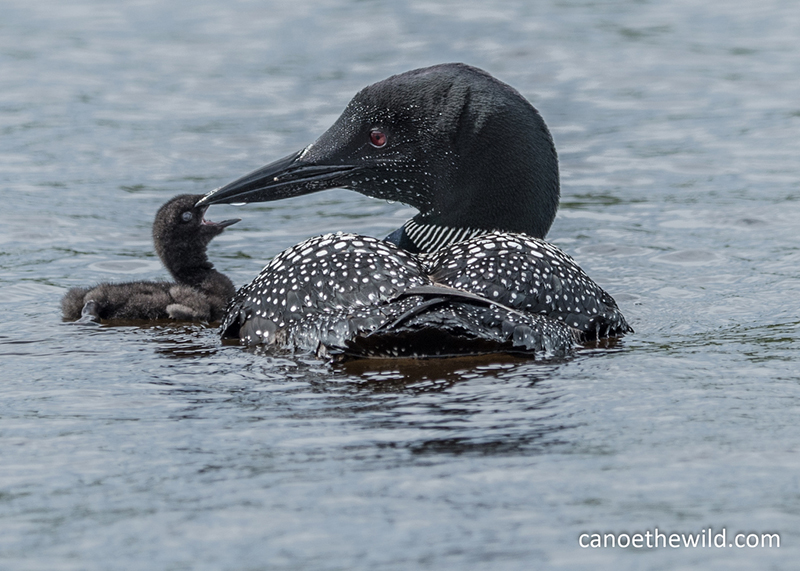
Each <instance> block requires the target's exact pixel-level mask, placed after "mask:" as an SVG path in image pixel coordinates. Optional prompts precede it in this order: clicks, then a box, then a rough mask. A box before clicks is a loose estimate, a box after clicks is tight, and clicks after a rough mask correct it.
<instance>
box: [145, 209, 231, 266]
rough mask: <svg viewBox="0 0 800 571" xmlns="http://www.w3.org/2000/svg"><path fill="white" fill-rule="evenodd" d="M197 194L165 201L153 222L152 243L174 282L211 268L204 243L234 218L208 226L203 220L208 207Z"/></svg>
mask: <svg viewBox="0 0 800 571" xmlns="http://www.w3.org/2000/svg"><path fill="white" fill-rule="evenodd" d="M202 197H203V195H201V194H181V195H179V196H176V197H174V198H172V199H170V200H169V201H167V202H166V203H165V204H164V205H163V206H162V207H161V208H159V210H158V213H156V218H155V221H154V222H153V243H154V245H155V249H156V253H157V254H158V257H159V258H161V261H162V262H163V263H164V266H165V267H166V268H167V270H169V272H170V273H171V274H172V275H173V276H174V277H175V278H176V279H177V280H178V281H181V280H185V279H186V274H187V273H194V272H196V271H198V270H201V269H202V270H205V269H209V268H211V267H213V266H212V265H211V263H210V262H209V261H208V257H207V256H206V248H207V246H208V243H209V242H211V240H212V239H214V237H215V236H218V235H219V234H221V233H222V231H223V230H225V228H227V227H228V226H230V225H231V224H235V223H237V222H239V219H238V218H234V219H231V220H224V221H222V222H211V221H209V220H206V219H205V218H203V215H204V214H205V211H206V209H207V208H208V206H206V205H199V206H197V203H198V202H199V201H200V199H201V198H202Z"/></svg>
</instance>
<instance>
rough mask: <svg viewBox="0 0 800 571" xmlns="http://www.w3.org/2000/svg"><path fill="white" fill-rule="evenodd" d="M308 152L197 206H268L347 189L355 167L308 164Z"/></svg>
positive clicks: (256, 172) (246, 177) (258, 172)
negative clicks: (267, 204) (244, 204)
mask: <svg viewBox="0 0 800 571" xmlns="http://www.w3.org/2000/svg"><path fill="white" fill-rule="evenodd" d="M307 151H308V149H303V150H302V151H299V152H297V153H294V154H292V155H289V156H288V157H284V158H282V159H279V160H277V161H275V162H273V163H270V164H268V165H266V166H264V167H261V168H260V169H256V170H254V171H253V172H251V173H248V174H246V175H244V176H243V177H241V178H238V179H236V180H235V181H233V182H231V183H228V184H226V185H225V186H223V187H220V188H218V189H216V190H212V191H211V192H209V193H208V194H206V195H205V196H204V197H203V198H201V199H200V200H199V201H198V203H197V205H198V206H201V205H203V204H235V203H246V202H267V201H271V200H280V199H282V198H290V197H292V196H301V195H303V194H309V193H312V192H317V191H319V190H325V189H327V188H334V187H337V186H343V185H345V184H347V182H348V181H350V180H351V175H352V174H353V172H354V171H355V170H357V169H358V167H357V166H355V165H347V164H342V165H324V164H316V163H314V162H309V161H304V160H303V157H304V156H305V155H306V154H307Z"/></svg>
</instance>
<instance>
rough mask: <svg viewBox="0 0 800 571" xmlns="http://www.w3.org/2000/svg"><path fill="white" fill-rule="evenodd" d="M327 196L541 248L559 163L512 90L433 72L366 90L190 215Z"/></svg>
mask: <svg viewBox="0 0 800 571" xmlns="http://www.w3.org/2000/svg"><path fill="white" fill-rule="evenodd" d="M332 187H343V188H350V189H353V190H356V191H358V192H361V193H362V194H366V195H368V196H373V197H376V198H384V199H389V200H397V201H400V202H403V203H406V204H408V205H410V206H413V207H415V208H417V209H418V210H419V212H420V214H419V215H418V216H416V217H415V221H416V222H417V223H419V224H423V225H433V226H444V227H449V228H470V229H475V230H505V231H510V232H522V233H525V234H529V235H531V236H536V237H544V235H545V234H546V233H547V231H548V230H549V228H550V225H551V224H552V222H553V219H554V218H555V214H556V210H557V208H558V199H559V177H558V159H557V156H556V151H555V147H554V145H553V140H552V137H551V136H550V132H549V131H548V129H547V126H546V125H545V123H544V121H543V120H542V117H541V116H540V115H539V113H538V111H536V109H534V107H533V106H532V105H531V104H530V103H528V102H527V101H526V100H525V98H524V97H522V95H520V94H519V93H518V92H517V91H516V90H515V89H513V88H512V87H510V86H508V85H506V84H505V83H502V82H500V81H498V80H497V79H495V78H493V77H492V76H490V75H489V74H487V73H486V72H484V71H481V70H479V69H477V68H474V67H470V66H467V65H464V64H443V65H437V66H433V67H428V68H423V69H417V70H413V71H409V72H406V73H402V74H399V75H395V76H392V77H390V78H388V79H385V80H383V81H380V82H378V83H375V84H373V85H370V86H368V87H365V88H364V89H362V90H361V91H360V92H359V93H358V94H357V95H356V96H355V97H354V98H353V100H352V101H351V102H350V103H349V104H348V105H347V108H346V109H345V110H344V112H343V113H342V115H341V117H339V119H337V121H336V122H335V123H334V124H333V126H332V127H331V128H330V129H328V130H327V131H326V132H325V133H323V134H322V136H321V137H320V138H319V139H317V141H315V142H314V143H313V144H311V145H309V146H308V147H306V148H305V149H303V150H302V151H300V152H298V153H295V154H293V155H290V156H288V157H285V158H283V159H281V160H278V161H276V162H274V163H271V164H269V165H267V166H265V167H262V168H260V169H258V170H256V171H253V172H251V173H250V174H247V175H245V176H243V177H242V178H240V179H238V180H236V181H234V182H232V183H230V184H228V185H226V186H223V187H222V188H219V189H217V190H215V191H212V192H210V193H209V194H207V195H206V196H205V197H204V198H203V199H202V200H201V201H200V204H201V205H206V204H215V203H244V202H263V201H268V200H278V199H281V198H288V197H291V196H299V195H302V194H308V193H311V192H316V191H319V190H324V189H327V188H332Z"/></svg>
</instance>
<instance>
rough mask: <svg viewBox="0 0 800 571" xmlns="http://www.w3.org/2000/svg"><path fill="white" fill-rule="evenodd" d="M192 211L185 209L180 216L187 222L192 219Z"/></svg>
mask: <svg viewBox="0 0 800 571" xmlns="http://www.w3.org/2000/svg"><path fill="white" fill-rule="evenodd" d="M192 216H193V215H192V213H191V211H190V210H187V211H186V212H184V213H183V214H181V218H183V221H184V222H189V221H190V220H191V219H192Z"/></svg>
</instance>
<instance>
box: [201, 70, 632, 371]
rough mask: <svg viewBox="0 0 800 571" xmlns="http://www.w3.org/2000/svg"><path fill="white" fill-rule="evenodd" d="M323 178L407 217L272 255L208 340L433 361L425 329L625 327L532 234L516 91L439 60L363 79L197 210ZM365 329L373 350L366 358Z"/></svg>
mask: <svg viewBox="0 0 800 571" xmlns="http://www.w3.org/2000/svg"><path fill="white" fill-rule="evenodd" d="M332 187H343V188H349V189H353V190H356V191H358V192H361V193H363V194H365V195H367V196H372V197H375V198H383V199H388V200H397V201H400V202H403V203H405V204H408V205H410V206H413V207H415V208H417V209H418V210H419V214H417V215H416V216H414V217H413V218H412V219H410V220H408V221H407V222H406V223H405V224H403V226H402V227H401V228H399V229H397V230H396V231H394V232H392V233H391V234H390V235H389V236H388V237H387V238H386V240H385V241H377V240H375V239H372V238H367V237H364V236H356V235H349V234H340V235H328V236H321V237H317V238H312V239H311V240H308V241H306V242H304V243H302V244H299V245H297V246H295V247H293V248H290V249H289V250H287V251H286V252H283V253H282V254H280V255H278V256H277V257H276V258H275V259H274V260H273V262H272V263H270V264H269V265H268V266H267V267H266V268H265V269H264V270H263V271H262V272H261V274H260V275H259V276H258V277H257V278H256V279H255V280H254V281H253V282H252V283H251V284H250V285H248V286H245V287H244V288H242V289H241V290H240V291H239V292H238V293H237V295H236V297H235V298H234V299H233V301H232V302H231V305H230V306H229V308H228V310H227V314H226V316H225V319H224V320H223V324H222V333H223V336H225V337H239V338H240V339H241V340H242V341H243V342H244V343H246V344H258V343H262V344H266V345H275V346H278V347H290V348H303V349H314V348H315V347H316V348H317V349H318V350H319V348H320V347H322V349H327V350H331V349H332V350H334V351H342V352H344V353H348V352H349V353H351V354H355V355H361V356H364V355H366V354H369V355H372V354H381V352H382V351H384V352H385V353H386V354H387V355H396V354H397V355H406V354H413V355H420V354H433V353H435V351H433V352H431V351H427V350H426V347H427V346H429V345H426V343H428V342H430V341H431V340H435V339H436V338H437V332H438V333H441V335H442V336H445V337H446V336H455V337H454V338H458V339H459V340H460V341H464V340H465V339H472V340H477V341H486V343H484V345H485V346H487V347H489V350H491V347H494V348H496V349H497V350H507V349H508V348H509V347H511V348H512V349H514V350H523V351H528V352H534V353H536V352H538V351H542V350H543V349H546V350H547V352H551V353H565V352H567V351H569V350H570V349H571V348H572V346H573V345H574V343H575V341H576V340H578V341H584V340H590V339H600V338H605V337H614V336H621V335H623V334H625V333H628V332H630V331H632V329H631V328H630V326H629V325H628V324H627V322H626V321H625V318H624V317H623V315H622V313H621V312H620V311H619V309H618V308H617V305H616V303H615V301H614V299H613V298H612V297H611V296H610V295H609V294H607V293H606V292H605V291H604V290H602V289H601V288H600V287H599V286H598V285H596V284H595V283H594V282H593V281H592V280H591V279H590V278H589V277H588V276H587V275H586V274H585V273H584V272H583V271H582V270H581V269H580V267H578V265H577V264H576V263H575V262H574V260H573V259H572V258H571V257H569V256H568V255H566V254H565V253H564V252H562V251H561V250H559V249H558V248H556V247H555V246H553V245H551V244H548V243H546V242H544V241H543V238H544V236H545V235H546V234H547V232H548V230H549V229H550V226H551V225H552V223H553V220H554V219H555V215H556V210H557V208H558V202H559V195H560V190H559V173H558V159H557V155H556V150H555V146H554V144H553V140H552V137H551V135H550V132H549V130H548V129H547V126H546V125H545V123H544V120H543V119H542V117H541V115H540V114H539V112H538V111H537V110H536V109H535V108H534V107H533V106H532V105H531V104H530V103H528V101H527V100H525V98H524V97H522V95H520V94H519V93H518V92H517V91H516V90H514V89H513V88H512V87H510V86H508V85H506V84H504V83H502V82H500V81H498V80H497V79H495V78H494V77H492V76H490V75H489V74H488V73H486V72H484V71H482V70H479V69H476V68H474V67H470V66H467V65H464V64H443V65H437V66H433V67H429V68H423V69H417V70H413V71H409V72H406V73H402V74H399V75H395V76H392V77H390V78H388V79H386V80H383V81H380V82H378V83H376V84H373V85H370V86H367V87H365V88H364V89H362V90H361V91H360V92H359V93H358V94H356V96H355V97H354V98H353V99H352V101H351V102H350V103H349V104H348V105H347V107H346V108H345V110H344V112H343V113H342V115H341V117H339V119H338V120H337V121H336V122H335V123H334V124H333V126H332V127H331V128H330V129H328V130H327V131H326V132H325V133H323V134H322V136H320V137H319V139H317V141H315V142H314V143H312V144H311V145H309V146H307V147H306V148H305V149H303V150H301V151H299V152H297V153H294V154H292V155H289V156H288V157H285V158H283V159H280V160H278V161H275V162H273V163H271V164H268V165H267V166H265V167H262V168H260V169H257V170H255V171H253V172H251V173H249V174H247V175H245V176H243V177H241V178H239V179H237V180H235V181H234V182H232V183H230V184H228V185H226V186H223V187H222V188H219V189H216V190H214V191H212V192H210V193H208V194H207V195H206V196H205V197H204V198H203V199H202V200H201V201H200V202H199V204H201V205H205V204H215V203H247V202H261V201H270V200H279V199H282V198H288V197H292V196H299V195H303V194H308V193H312V192H317V191H320V190H324V189H327V188H332ZM420 288H424V289H420ZM434 301H435V303H434ZM408 315H410V316H411V317H407V316H408ZM376 337H379V338H381V339H382V340H383V341H382V347H383V348H382V349H375V351H376V352H371V351H372V350H371V349H368V348H367V346H370V345H371V343H372V341H373V340H374V339H375V338H376ZM393 340H394V342H393ZM415 340H416V341H415ZM424 340H427V341H424ZM406 343H410V344H411V347H410V348H409V347H408V346H406V345H405V344H406ZM464 345H465V349H464V351H463V352H467V353H469V352H472V349H471V348H470V347H469V343H465V344H464ZM387 347H388V349H386V348H387ZM452 348H453V347H449V348H448V349H444V350H443V351H449V350H451V349H452ZM373 349H374V344H373ZM323 352H324V351H323ZM439 354H444V353H442V352H440V353H439Z"/></svg>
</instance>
